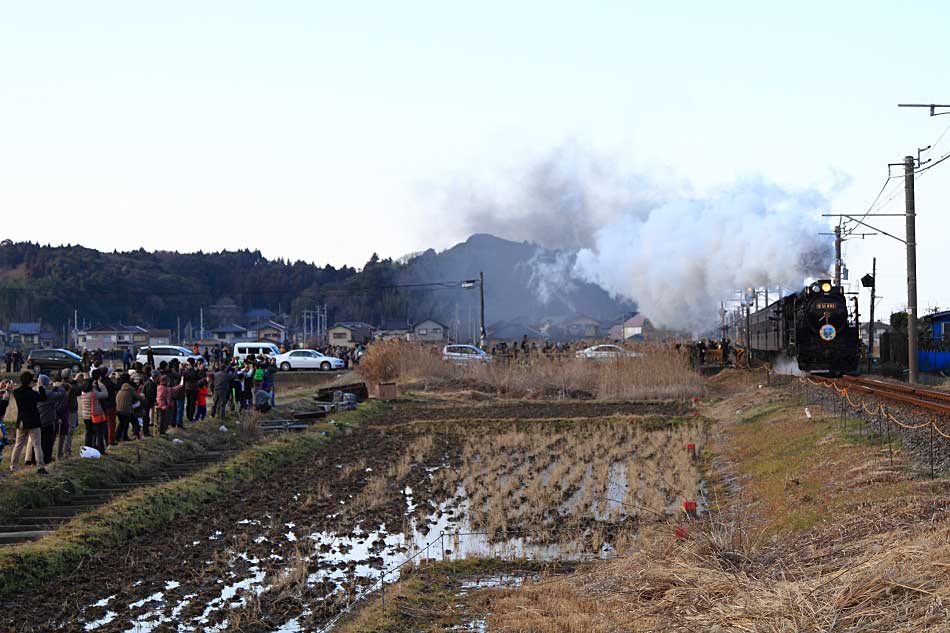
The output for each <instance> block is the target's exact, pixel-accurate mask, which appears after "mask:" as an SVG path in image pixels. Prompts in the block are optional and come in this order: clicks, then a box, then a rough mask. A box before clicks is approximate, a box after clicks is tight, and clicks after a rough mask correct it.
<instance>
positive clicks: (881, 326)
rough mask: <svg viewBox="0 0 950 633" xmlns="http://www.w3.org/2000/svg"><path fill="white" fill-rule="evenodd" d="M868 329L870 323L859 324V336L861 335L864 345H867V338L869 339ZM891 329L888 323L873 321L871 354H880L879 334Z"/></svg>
mask: <svg viewBox="0 0 950 633" xmlns="http://www.w3.org/2000/svg"><path fill="white" fill-rule="evenodd" d="M870 329H871V328H870V324H868V323H862V324H861V332H860V337H861V340H862V341H864V343H865V345H867V342H868V340H870V338H869V336H868V334H869V331H870ZM892 329H893V328H892V327H891V325H890V323H883V322H881V321H876V322H875V323H874V350H873V352H872V355H878V356H879V355H880V353H881V335H882V334H884V333H886V332H890V331H891V330H892Z"/></svg>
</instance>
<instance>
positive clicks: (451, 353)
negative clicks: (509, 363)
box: [442, 345, 494, 363]
mask: <svg viewBox="0 0 950 633" xmlns="http://www.w3.org/2000/svg"><path fill="white" fill-rule="evenodd" d="M442 360H445V361H452V362H453V363H490V362H492V361H493V360H494V359H493V358H492V357H491V355H489V354H487V353H486V352H485V351H484V350H482V349H480V348H478V347H475V346H474V345H446V346H445V347H443V348H442Z"/></svg>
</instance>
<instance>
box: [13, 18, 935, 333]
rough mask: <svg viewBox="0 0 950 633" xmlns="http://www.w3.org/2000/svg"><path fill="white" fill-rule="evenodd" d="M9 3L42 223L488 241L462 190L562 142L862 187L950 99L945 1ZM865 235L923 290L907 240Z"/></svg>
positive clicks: (863, 205) (890, 304)
mask: <svg viewBox="0 0 950 633" xmlns="http://www.w3.org/2000/svg"><path fill="white" fill-rule="evenodd" d="M2 2H3V7H2V18H0V73H2V75H0V76H2V80H0V209H3V212H4V215H5V217H6V219H7V221H6V222H5V224H4V230H3V232H2V237H3V238H9V239H13V240H31V241H36V242H40V243H43V244H46V243H51V244H64V243H72V244H76V243H81V244H83V245H86V246H90V247H95V248H100V249H105V250H112V249H119V250H131V249H136V248H139V247H144V248H146V249H166V250H180V251H194V250H199V249H200V250H204V251H214V250H221V249H238V248H251V249H254V248H257V249H260V250H261V251H262V252H263V253H264V255H266V256H268V257H285V258H290V259H303V260H307V261H312V262H316V263H318V264H320V265H322V264H325V263H330V264H333V265H335V266H339V265H342V264H348V265H353V266H357V267H359V266H361V265H362V264H363V263H364V262H366V261H367V260H368V259H369V257H370V255H371V254H372V253H373V252H378V253H379V254H380V255H381V256H383V257H387V256H391V257H399V256H401V255H403V254H405V253H409V252H413V251H419V250H424V249H426V248H429V247H434V248H437V249H442V248H447V247H449V246H451V245H452V244H454V243H456V242H459V241H461V240H464V239H465V238H466V237H467V234H468V233H469V232H470V231H471V228H472V227H471V226H470V224H469V223H468V222H467V221H466V220H465V218H462V217H460V216H461V215H462V214H461V212H460V211H459V209H458V207H457V206H456V205H455V204H454V203H453V200H452V198H451V197H446V196H443V195H440V193H441V192H443V191H444V190H445V189H446V188H447V187H449V186H450V184H451V183H454V182H458V181H459V180H460V179H462V180H464V179H467V178H477V179H479V181H480V182H483V183H484V182H487V183H489V184H488V185H487V186H491V184H490V183H491V182H492V181H493V179H500V180H503V179H504V178H505V177H506V176H505V175H506V174H517V173H519V171H518V170H519V167H520V166H523V165H524V164H526V163H530V162H531V161H533V160H536V159H537V158H538V157H540V156H543V155H545V154H546V153H547V152H550V151H551V150H552V148H557V147H560V146H562V145H563V144H565V143H576V144H579V145H580V146H583V147H585V148H590V149H591V151H592V152H595V153H597V154H598V155H600V156H607V157H611V160H615V161H616V162H617V166H618V167H617V168H618V170H623V171H624V172H625V173H626V172H629V173H630V174H631V175H634V174H635V175H637V177H642V176H644V175H645V176H646V177H648V179H650V180H652V181H653V182H657V183H663V182H665V181H670V182H677V183H688V186H689V188H690V189H691V191H693V192H695V193H697V195H702V192H703V191H706V190H710V191H711V190H714V189H716V188H718V187H722V186H727V185H728V184H729V183H731V182H734V181H736V180H740V179H743V178H747V177H749V176H750V175H758V176H762V177H764V178H767V179H768V180H770V181H773V182H776V183H778V184H780V185H782V186H788V187H798V188H807V187H815V188H819V189H821V190H822V191H825V192H827V193H828V195H829V197H830V200H831V204H832V206H833V208H832V209H829V210H828V211H829V212H834V213H863V212H864V211H866V210H867V208H868V207H869V205H870V204H871V202H872V201H873V200H874V197H875V195H876V194H877V192H878V190H879V189H880V188H881V185H882V184H883V181H884V178H885V177H886V175H887V163H896V162H899V161H901V160H902V158H903V156H905V155H907V154H916V150H917V148H918V147H925V146H926V145H928V144H930V143H932V142H934V141H935V140H936V139H937V138H938V137H940V136H941V134H942V133H943V132H944V130H945V129H947V127H948V125H950V115H948V116H946V117H940V116H938V117H933V118H931V117H929V116H928V112H927V111H925V110H910V109H899V108H897V107H896V105H897V103H899V102H913V103H931V102H937V103H950V82H948V78H950V77H948V72H947V64H946V59H945V55H943V54H942V53H943V50H942V46H941V45H942V43H943V42H944V40H945V36H946V25H947V24H950V3H946V2H936V1H928V2H917V3H914V4H913V5H905V6H900V5H899V4H898V3H892V2H891V3H884V2H835V3H828V2H799V3H763V2H744V1H730V2H726V3H710V2H698V1H696V2H692V1H683V2H677V3H658V2H635V1H627V2H620V1H618V2H588V3H580V2H552V1H545V2H529V1H522V2H517V3H512V2H491V1H486V2H480V3H452V2H412V1H406V2H401V3H394V2H349V3H340V2H317V1H309V2H303V1H299V2H297V1H291V0H286V1H283V2H263V1H260V2H241V1H234V0H229V1H227V2H214V1H207V2H201V3H195V2H175V1H165V2H161V3H130V2H118V1H116V2H97V1H95V0H90V1H88V2H82V3H78V2H65V1H63V2H53V1H49V2H43V1H38V2H10V1H9V0H2ZM948 151H950V134H948V135H947V136H946V137H944V138H943V140H942V142H941V144H940V145H939V146H937V147H936V148H935V149H934V150H933V152H932V153H931V154H930V155H931V156H933V157H934V158H937V157H939V156H942V155H943V154H944V153H946V152H948ZM892 183H893V185H894V186H895V187H899V181H897V180H895V181H892ZM499 188H502V186H501V184H499ZM895 191H896V194H895V197H894V199H893V200H892V201H891V202H890V206H889V207H887V208H886V211H887V212H891V213H893V212H899V211H900V210H901V206H902V203H903V194H902V191H898V190H896V189H895ZM890 193H891V189H890V188H888V189H887V190H886V193H885V196H884V197H883V198H882V200H887V199H888V198H889V196H890ZM948 196H950V160H948V161H947V162H946V163H945V164H942V165H938V166H936V167H935V168H934V169H933V170H931V171H929V172H927V173H926V177H921V178H920V179H919V181H918V183H917V209H918V222H917V234H918V242H919V247H918V275H919V279H920V281H919V288H920V290H919V296H920V299H919V306H920V310H921V312H926V310H927V308H928V306H935V305H939V306H940V307H941V308H944V309H947V308H950V289H948V286H947V284H946V283H945V278H946V275H945V273H944V268H945V258H944V256H945V252H944V250H945V244H946V243H947V240H946V235H947V234H948V229H950V218H948V214H947V213H946V206H947V200H948ZM877 222H879V223H880V224H881V228H883V229H885V230H887V231H888V232H891V233H895V234H897V235H902V233H903V219H902V218H892V217H888V218H877V219H876V222H872V224H875V223H877ZM502 237H505V236H504V235H502ZM740 246H741V245H737V248H738V247H740ZM844 252H845V260H846V264H847V266H848V267H849V269H850V270H851V273H852V279H854V280H856V279H857V278H859V277H860V276H861V275H862V274H864V273H865V272H869V271H870V267H871V257H874V256H876V257H877V263H878V271H879V294H881V295H883V297H884V299H883V300H882V302H881V304H880V306H879V308H878V310H879V312H878V314H887V313H889V312H890V311H891V310H896V309H901V308H903V307H904V306H905V305H906V286H905V254H904V245H903V244H901V243H899V242H897V241H896V240H893V239H890V238H887V237H884V236H875V237H869V238H867V239H865V240H857V239H854V240H850V241H848V242H846V243H845V251H844ZM862 302H863V303H864V304H865V305H866V295H865V296H862Z"/></svg>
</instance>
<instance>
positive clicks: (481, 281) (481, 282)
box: [478, 271, 486, 349]
mask: <svg viewBox="0 0 950 633" xmlns="http://www.w3.org/2000/svg"><path fill="white" fill-rule="evenodd" d="M478 303H479V324H480V326H479V347H480V348H482V349H484V348H485V342H486V340H485V339H486V336H485V273H484V272H482V271H479V272H478Z"/></svg>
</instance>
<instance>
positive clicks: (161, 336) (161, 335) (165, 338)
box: [148, 328, 172, 345]
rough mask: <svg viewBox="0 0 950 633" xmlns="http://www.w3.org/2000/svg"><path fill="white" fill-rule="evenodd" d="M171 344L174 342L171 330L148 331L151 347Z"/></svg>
mask: <svg viewBox="0 0 950 633" xmlns="http://www.w3.org/2000/svg"><path fill="white" fill-rule="evenodd" d="M171 342H172V331H171V330H159V329H154V328H152V329H150V330H149V331H148V344H149V345H171Z"/></svg>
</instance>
